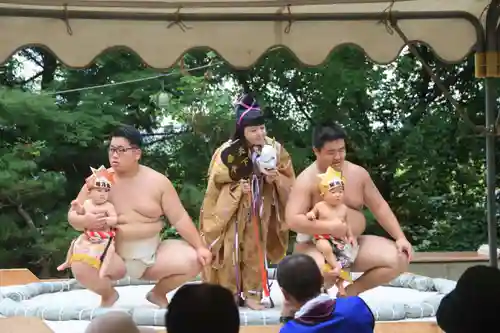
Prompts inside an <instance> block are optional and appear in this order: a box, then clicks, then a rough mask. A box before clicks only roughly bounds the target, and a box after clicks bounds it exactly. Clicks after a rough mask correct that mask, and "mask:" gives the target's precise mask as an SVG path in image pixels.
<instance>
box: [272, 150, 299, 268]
mask: <svg viewBox="0 0 500 333" xmlns="http://www.w3.org/2000/svg"><path fill="white" fill-rule="evenodd" d="M278 172H279V174H278V179H277V181H276V182H275V183H274V188H275V192H274V193H275V197H274V199H275V200H274V207H273V208H272V212H271V215H270V216H269V224H268V225H269V230H268V237H267V255H268V259H269V260H270V261H271V262H273V263H277V262H279V261H280V260H281V259H283V257H284V256H285V255H286V251H287V249H288V241H289V230H288V227H287V224H286V223H285V206H286V202H287V200H288V195H289V193H290V190H291V188H292V185H293V183H294V181H295V171H294V169H293V164H292V159H291V157H290V154H288V152H287V151H286V149H284V148H283V147H281V149H280V153H279V165H278Z"/></svg>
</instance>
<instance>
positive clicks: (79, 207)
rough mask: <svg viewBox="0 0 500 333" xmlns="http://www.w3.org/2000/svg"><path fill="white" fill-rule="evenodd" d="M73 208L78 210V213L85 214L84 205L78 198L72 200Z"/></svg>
mask: <svg viewBox="0 0 500 333" xmlns="http://www.w3.org/2000/svg"><path fill="white" fill-rule="evenodd" d="M71 209H72V210H74V211H75V212H77V213H78V214H84V212H83V206H82V205H81V204H80V203H79V202H78V201H76V200H73V201H71Z"/></svg>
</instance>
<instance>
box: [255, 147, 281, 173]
mask: <svg viewBox="0 0 500 333" xmlns="http://www.w3.org/2000/svg"><path fill="white" fill-rule="evenodd" d="M257 164H258V166H259V169H260V171H261V172H265V171H270V170H276V167H277V164H278V157H277V152H276V149H275V148H274V147H273V146H271V145H264V146H263V147H262V151H261V152H260V156H259V157H258V159H257Z"/></svg>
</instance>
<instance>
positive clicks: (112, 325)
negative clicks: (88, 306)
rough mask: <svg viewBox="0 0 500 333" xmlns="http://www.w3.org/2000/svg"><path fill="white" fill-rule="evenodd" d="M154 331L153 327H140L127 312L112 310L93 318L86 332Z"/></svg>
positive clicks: (133, 332) (146, 332)
mask: <svg viewBox="0 0 500 333" xmlns="http://www.w3.org/2000/svg"><path fill="white" fill-rule="evenodd" d="M115 332H121V333H154V332H155V330H154V329H151V328H141V329H139V328H138V327H137V325H136V324H135V323H134V321H133V320H132V317H131V316H129V315H128V314H127V313H125V312H121V311H111V312H108V313H106V314H104V315H102V316H100V317H97V318H95V319H93V320H92V321H91V322H90V324H89V326H87V329H86V330H85V333H115Z"/></svg>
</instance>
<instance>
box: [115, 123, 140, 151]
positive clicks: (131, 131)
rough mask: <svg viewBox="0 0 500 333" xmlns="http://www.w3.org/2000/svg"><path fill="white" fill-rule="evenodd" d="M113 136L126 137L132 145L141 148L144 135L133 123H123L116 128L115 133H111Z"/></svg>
mask: <svg viewBox="0 0 500 333" xmlns="http://www.w3.org/2000/svg"><path fill="white" fill-rule="evenodd" d="M111 137H112V138H124V139H127V141H128V142H129V143H130V145H132V146H136V147H138V148H140V147H141V146H142V135H141V133H140V132H139V131H138V130H137V129H136V128H135V127H134V126H131V125H121V126H120V127H118V128H116V129H115V130H114V131H113V133H111Z"/></svg>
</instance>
